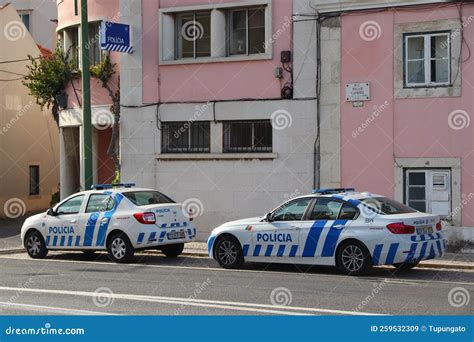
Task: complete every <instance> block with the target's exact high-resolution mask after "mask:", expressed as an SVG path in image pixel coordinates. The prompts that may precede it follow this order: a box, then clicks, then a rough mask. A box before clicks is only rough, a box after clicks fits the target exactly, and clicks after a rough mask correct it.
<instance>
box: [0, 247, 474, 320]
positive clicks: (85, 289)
mask: <svg viewBox="0 0 474 342" xmlns="http://www.w3.org/2000/svg"><path fill="white" fill-rule="evenodd" d="M459 287H461V288H463V289H464V291H467V293H468V296H471V297H472V293H473V290H474V272H473V271H456V270H442V269H414V270H411V271H406V272H395V273H394V269H391V268H378V269H376V270H374V271H373V272H372V273H371V274H370V275H368V276H365V277H348V276H344V275H341V274H339V273H338V272H337V271H335V270H334V269H333V268H326V267H325V268H322V267H307V266H293V265H262V264H247V265H245V268H244V269H242V270H235V271H234V270H224V269H221V268H220V267H219V266H218V265H217V263H216V262H214V261H213V260H210V259H207V258H197V257H180V258H177V259H168V258H166V257H164V256H161V255H146V254H143V255H138V257H137V260H136V262H135V263H133V264H128V265H118V264H114V263H111V262H109V261H108V259H107V257H106V255H105V254H96V255H95V256H93V257H92V258H91V257H87V256H85V255H83V254H82V253H80V252H79V253H52V254H50V255H49V256H48V258H47V259H44V260H32V259H30V258H29V257H28V256H27V255H26V254H12V255H2V256H0V315H2V314H3V315H5V314H13V315H15V314H18V315H25V314H26V315H29V314H33V315H35V314H36V315H48V314H55V315H57V314H66V315H68V314H71V315H81V314H112V315H116V314H119V315H121V314H131V315H273V314H275V315H282V314H310V315H340V314H389V315H470V314H472V312H473V305H472V300H471V301H470V302H469V303H467V305H462V306H461V307H455V306H453V305H451V304H450V302H449V293H450V291H451V290H452V289H453V288H459ZM464 293H466V292H464ZM458 299H459V297H458ZM454 304H455V305H456V302H455V303H454Z"/></svg>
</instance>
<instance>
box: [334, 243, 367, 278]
mask: <svg viewBox="0 0 474 342" xmlns="http://www.w3.org/2000/svg"><path fill="white" fill-rule="evenodd" d="M336 265H337V267H338V268H339V270H341V271H342V272H343V273H345V274H347V275H351V276H358V275H363V274H366V273H367V272H368V271H369V270H370V269H371V268H372V260H371V258H370V253H369V251H368V250H367V247H365V246H364V245H363V244H362V243H361V242H359V241H348V242H344V243H342V244H341V245H340V246H339V247H338V249H337V253H336Z"/></svg>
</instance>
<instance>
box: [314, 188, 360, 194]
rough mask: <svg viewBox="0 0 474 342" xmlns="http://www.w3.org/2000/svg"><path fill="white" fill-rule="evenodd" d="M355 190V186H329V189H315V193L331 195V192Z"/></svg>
mask: <svg viewBox="0 0 474 342" xmlns="http://www.w3.org/2000/svg"><path fill="white" fill-rule="evenodd" d="M349 191H355V189H354V188H332V189H331V188H329V189H314V190H313V194H320V195H329V194H339V193H342V192H349Z"/></svg>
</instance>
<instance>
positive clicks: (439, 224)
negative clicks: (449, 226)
mask: <svg viewBox="0 0 474 342" xmlns="http://www.w3.org/2000/svg"><path fill="white" fill-rule="evenodd" d="M441 229H443V225H442V224H441V221H439V222H438V223H436V230H437V231H440V230H441Z"/></svg>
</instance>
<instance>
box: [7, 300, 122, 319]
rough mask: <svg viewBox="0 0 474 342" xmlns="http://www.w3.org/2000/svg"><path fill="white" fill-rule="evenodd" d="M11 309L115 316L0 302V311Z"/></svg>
mask: <svg viewBox="0 0 474 342" xmlns="http://www.w3.org/2000/svg"><path fill="white" fill-rule="evenodd" d="M11 307H14V308H19V309H24V310H30V311H39V312H51V313H57V314H71V315H89V316H90V315H106V316H111V315H115V314H112V313H107V312H100V311H89V310H77V309H67V308H58V307H55V306H43V305H33V304H22V303H11V302H0V311H2V310H5V309H8V308H11Z"/></svg>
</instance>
